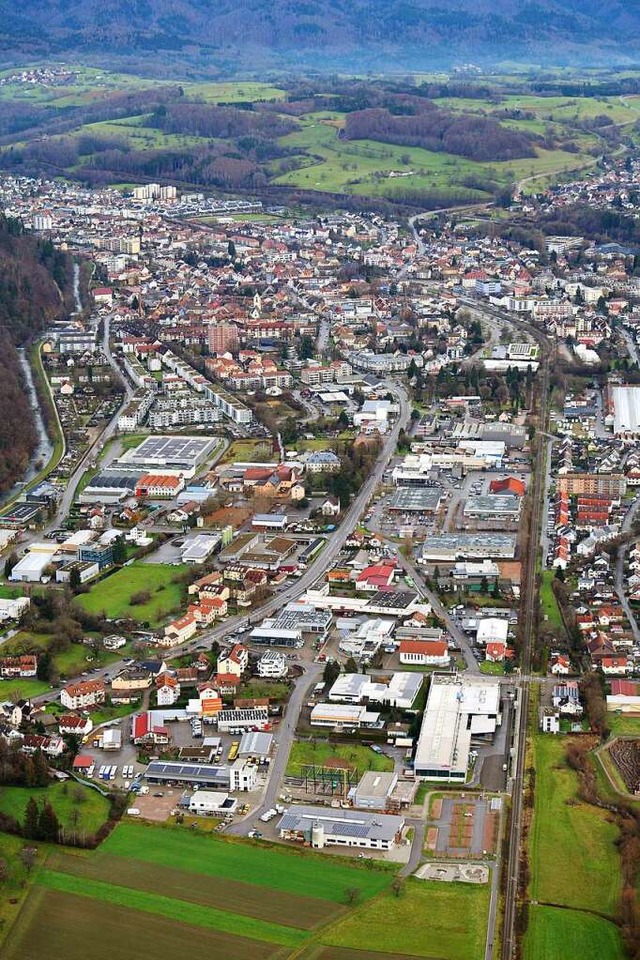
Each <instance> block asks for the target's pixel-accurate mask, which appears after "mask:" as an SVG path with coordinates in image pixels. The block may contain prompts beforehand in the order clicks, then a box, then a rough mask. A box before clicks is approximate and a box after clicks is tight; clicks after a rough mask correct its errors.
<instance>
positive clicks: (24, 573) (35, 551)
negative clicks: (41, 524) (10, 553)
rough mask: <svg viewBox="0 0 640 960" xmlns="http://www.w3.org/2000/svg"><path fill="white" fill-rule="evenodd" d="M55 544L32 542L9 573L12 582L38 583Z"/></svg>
mask: <svg viewBox="0 0 640 960" xmlns="http://www.w3.org/2000/svg"><path fill="white" fill-rule="evenodd" d="M57 549H58V548H57V546H51V545H50V544H48V543H34V544H32V545H31V547H30V549H29V553H25V555H24V557H22V558H21V559H20V560H18V562H17V563H16V565H15V566H14V567H13V569H12V571H11V573H10V574H9V580H11V581H13V582H14V583H39V582H40V580H41V579H42V577H43V575H44V571H45V569H46V568H47V567H48V566H49V564H50V563H51V562H52V560H53V557H54V554H55V553H56V552H57Z"/></svg>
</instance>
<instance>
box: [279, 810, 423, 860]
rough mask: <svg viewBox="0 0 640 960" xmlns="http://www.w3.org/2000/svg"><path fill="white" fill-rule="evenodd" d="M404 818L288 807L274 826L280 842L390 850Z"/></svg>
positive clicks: (399, 834)
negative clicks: (288, 841) (291, 841)
mask: <svg viewBox="0 0 640 960" xmlns="http://www.w3.org/2000/svg"><path fill="white" fill-rule="evenodd" d="M404 823H405V822H404V818H403V817H392V816H388V815H387V814H381V813H362V812H360V811H356V810H327V808H326V807H306V806H300V807H298V806H296V807H289V809H288V810H287V811H286V812H285V814H284V816H283V817H282V820H281V821H280V823H279V824H278V831H279V833H280V837H281V839H282V840H293V841H295V842H298V843H308V844H310V845H311V846H312V847H315V848H316V849H317V850H322V849H323V847H330V846H339V847H358V848H360V849H365V850H391V849H392V848H393V847H394V846H396V845H397V844H399V843H401V842H402V831H403V830H404Z"/></svg>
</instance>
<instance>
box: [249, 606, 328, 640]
mask: <svg viewBox="0 0 640 960" xmlns="http://www.w3.org/2000/svg"><path fill="white" fill-rule="evenodd" d="M332 619H333V618H332V615H331V613H329V611H328V610H316V608H315V607H312V606H311V605H310V604H308V603H288V604H287V606H286V607H285V608H284V610H282V611H281V613H279V614H278V616H277V617H276V618H274V619H273V620H269V621H265V623H264V624H263V626H266V625H267V623H268V624H269V626H271V627H274V628H275V629H276V630H295V631H299V632H300V633H301V634H302V635H303V637H304V635H305V634H308V635H309V636H313V637H320V638H322V639H324V638H325V637H326V635H327V633H328V631H329V627H330V626H331V621H332Z"/></svg>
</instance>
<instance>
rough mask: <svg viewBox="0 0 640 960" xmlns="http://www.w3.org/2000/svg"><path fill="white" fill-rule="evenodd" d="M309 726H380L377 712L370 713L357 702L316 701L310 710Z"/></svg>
mask: <svg viewBox="0 0 640 960" xmlns="http://www.w3.org/2000/svg"><path fill="white" fill-rule="evenodd" d="M311 726H312V727H336V728H338V729H341V730H351V729H353V730H359V729H360V728H361V727H380V726H381V723H380V714H379V713H370V712H369V710H367V708H366V707H361V706H359V705H358V704H350V703H318V704H316V706H315V707H314V708H313V710H312V711H311Z"/></svg>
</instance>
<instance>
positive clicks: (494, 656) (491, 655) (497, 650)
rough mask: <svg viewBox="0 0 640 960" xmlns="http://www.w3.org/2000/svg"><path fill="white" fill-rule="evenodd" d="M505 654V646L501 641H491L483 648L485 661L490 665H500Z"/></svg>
mask: <svg viewBox="0 0 640 960" xmlns="http://www.w3.org/2000/svg"><path fill="white" fill-rule="evenodd" d="M506 652H507V645H506V643H503V641H502V640H491V641H490V642H489V643H488V644H487V646H486V647H485V660H488V661H489V662H490V663H502V661H503V660H504V658H505V654H506Z"/></svg>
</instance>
